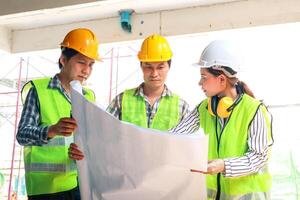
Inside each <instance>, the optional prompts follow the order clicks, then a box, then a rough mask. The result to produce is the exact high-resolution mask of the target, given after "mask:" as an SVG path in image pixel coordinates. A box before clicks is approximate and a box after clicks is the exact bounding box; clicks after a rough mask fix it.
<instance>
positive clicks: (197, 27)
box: [12, 0, 300, 53]
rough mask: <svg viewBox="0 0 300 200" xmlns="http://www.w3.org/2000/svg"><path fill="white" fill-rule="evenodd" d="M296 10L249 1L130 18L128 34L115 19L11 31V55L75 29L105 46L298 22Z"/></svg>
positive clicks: (48, 44)
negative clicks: (154, 37) (87, 30)
mask: <svg viewBox="0 0 300 200" xmlns="http://www.w3.org/2000/svg"><path fill="white" fill-rule="evenodd" d="M299 8H300V1H299V0H285V1H282V0H251V1H238V2H231V3H224V4H215V5H211V6H198V7H193V8H183V9H177V10H170V11H159V12H153V13H149V14H134V15H133V17H132V33H131V34H128V33H126V32H124V31H123V30H122V29H121V27H120V21H119V18H118V17H114V18H107V19H98V20H89V21H84V22H79V23H71V24H64V25H55V26H48V27H41V28H35V29H28V30H14V31H13V32H12V52H13V53H18V52H26V51H35V50H43V49H52V48H57V47H58V45H59V42H61V40H62V39H63V37H64V35H65V34H66V33H67V32H68V31H69V30H71V29H73V28H77V27H87V28H91V29H92V30H94V31H95V33H96V35H97V36H98V37H99V40H100V43H107V42H118V41H125V40H135V39H142V38H144V37H145V36H147V35H149V34H152V33H160V34H162V35H165V36H171V35H181V34H191V33H200V32H208V31H216V30H224V29H234V28H244V27H254V26H263V25H273V24H282V23H290V22H300V9H299Z"/></svg>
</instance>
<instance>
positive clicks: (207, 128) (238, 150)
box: [171, 40, 273, 200]
mask: <svg viewBox="0 0 300 200" xmlns="http://www.w3.org/2000/svg"><path fill="white" fill-rule="evenodd" d="M238 55H239V52H238V49H236V48H235V46H233V45H232V44H231V43H230V42H229V41H223V40H216V41H213V42H211V43H210V44H209V45H208V46H207V47H206V48H205V49H204V50H203V52H202V54H201V57H200V61H199V63H197V64H198V65H199V66H200V72H201V79H200V82H199V85H200V86H201V88H202V90H203V92H204V93H205V95H206V96H207V99H205V100H203V101H202V102H201V103H200V104H199V105H198V106H197V107H196V108H195V109H194V110H193V111H192V112H191V113H190V114H189V116H187V117H186V118H185V120H183V121H182V122H181V123H180V124H178V125H177V126H176V127H175V128H174V129H172V130H171V131H172V132H176V133H193V132H195V131H196V130H198V129H199V128H202V129H203V130H204V133H205V134H206V135H209V150H208V159H209V162H208V167H207V171H205V172H203V171H198V170H196V169H192V170H191V171H192V172H200V173H204V174H207V177H206V181H207V196H208V197H207V198H208V199H259V200H262V199H269V198H270V195H269V191H270V188H271V177H270V174H269V173H268V167H267V163H268V158H269V155H270V149H271V146H272V144H273V138H272V130H271V127H272V126H271V124H272V118H271V115H270V113H269V112H268V110H267V108H266V107H265V105H264V104H263V103H262V102H260V101H259V100H256V99H255V98H254V95H253V93H252V92H251V91H250V90H249V88H248V87H247V85H246V84H245V83H243V82H241V81H239V80H238V78H237V72H238V71H239V67H240V66H241V60H240V58H239V56H238Z"/></svg>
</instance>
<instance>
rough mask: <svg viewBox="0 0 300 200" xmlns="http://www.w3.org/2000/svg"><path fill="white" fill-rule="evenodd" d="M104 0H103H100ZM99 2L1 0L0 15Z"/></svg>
mask: <svg viewBox="0 0 300 200" xmlns="http://www.w3.org/2000/svg"><path fill="white" fill-rule="evenodd" d="M98 1H103V0H98ZM91 2H97V0H65V1H62V0H42V1H41V0H26V1H20V0H1V1H0V16H2V15H12V14H17V13H24V12H30V11H36V10H44V9H51V8H58V7H64V6H72V5H77V4H83V3H91Z"/></svg>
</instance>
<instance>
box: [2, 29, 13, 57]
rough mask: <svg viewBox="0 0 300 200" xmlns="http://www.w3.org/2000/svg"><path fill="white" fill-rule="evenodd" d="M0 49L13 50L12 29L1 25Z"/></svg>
mask: <svg viewBox="0 0 300 200" xmlns="http://www.w3.org/2000/svg"><path fill="white" fill-rule="evenodd" d="M0 50H2V51H5V52H11V30H10V29H9V28H6V27H3V26H0Z"/></svg>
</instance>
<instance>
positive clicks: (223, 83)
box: [219, 74, 226, 85]
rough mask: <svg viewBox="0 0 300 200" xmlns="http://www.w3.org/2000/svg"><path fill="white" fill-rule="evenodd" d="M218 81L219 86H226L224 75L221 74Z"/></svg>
mask: <svg viewBox="0 0 300 200" xmlns="http://www.w3.org/2000/svg"><path fill="white" fill-rule="evenodd" d="M219 79H220V83H221V85H225V84H226V76H225V75H224V74H221V75H220V76H219Z"/></svg>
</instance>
